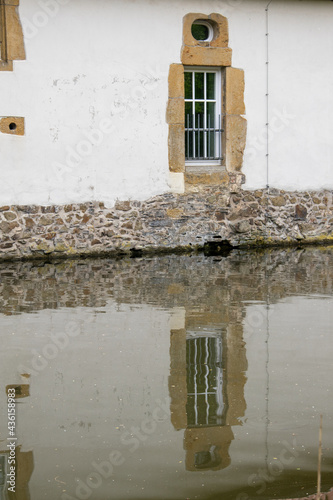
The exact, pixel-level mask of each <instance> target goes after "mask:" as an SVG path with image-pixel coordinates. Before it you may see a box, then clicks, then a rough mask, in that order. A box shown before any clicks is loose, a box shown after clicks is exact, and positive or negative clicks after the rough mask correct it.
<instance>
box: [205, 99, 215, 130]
mask: <svg viewBox="0 0 333 500" xmlns="http://www.w3.org/2000/svg"><path fill="white" fill-rule="evenodd" d="M206 125H207V127H208V128H214V127H215V102H207V124H206Z"/></svg>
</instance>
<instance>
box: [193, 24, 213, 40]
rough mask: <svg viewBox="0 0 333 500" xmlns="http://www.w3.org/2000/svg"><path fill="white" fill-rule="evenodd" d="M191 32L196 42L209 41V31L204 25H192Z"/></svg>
mask: <svg viewBox="0 0 333 500" xmlns="http://www.w3.org/2000/svg"><path fill="white" fill-rule="evenodd" d="M191 32H192V36H193V38H195V39H196V40H207V38H208V37H209V29H208V27H207V26H205V25H204V24H192V28H191Z"/></svg>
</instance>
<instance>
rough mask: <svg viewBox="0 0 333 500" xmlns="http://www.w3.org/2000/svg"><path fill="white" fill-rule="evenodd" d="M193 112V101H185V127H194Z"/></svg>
mask: <svg viewBox="0 0 333 500" xmlns="http://www.w3.org/2000/svg"><path fill="white" fill-rule="evenodd" d="M192 123H193V114H192V103H191V102H185V128H187V127H192Z"/></svg>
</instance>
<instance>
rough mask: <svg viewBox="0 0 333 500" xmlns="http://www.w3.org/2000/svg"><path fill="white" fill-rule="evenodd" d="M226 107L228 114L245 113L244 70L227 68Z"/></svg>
mask: <svg viewBox="0 0 333 500" xmlns="http://www.w3.org/2000/svg"><path fill="white" fill-rule="evenodd" d="M225 75H226V92H225V109H226V114H228V115H243V114H245V104H244V87H245V83H244V71H243V70H242V69H236V68H226V72H225Z"/></svg>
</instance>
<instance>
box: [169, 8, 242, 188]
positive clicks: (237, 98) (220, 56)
mask: <svg viewBox="0 0 333 500" xmlns="http://www.w3.org/2000/svg"><path fill="white" fill-rule="evenodd" d="M198 20H205V21H207V22H209V23H210V24H211V25H212V27H213V31H214V37H213V40H211V41H198V40H196V39H195V38H193V36H192V33H191V27H192V24H193V22H194V21H198ZM228 42H229V34H228V20H227V18H226V17H224V16H222V15H221V14H217V13H213V14H210V15H205V14H200V13H190V14H187V15H186V16H185V17H184V18H183V45H182V49H181V64H171V65H170V68H169V78H168V84H169V96H168V105H167V115H166V118H167V123H168V125H169V170H170V172H171V173H176V174H182V175H183V177H184V181H185V188H186V187H188V186H190V185H191V184H197V183H198V182H199V184H200V183H203V184H209V185H211V184H220V183H222V184H225V183H228V181H229V174H234V173H239V172H240V171H241V168H242V164H243V153H244V149H245V143H246V129H247V122H246V119H245V118H244V117H243V116H242V115H244V114H245V104H244V86H245V84H244V71H243V70H241V69H237V68H232V67H231V59H232V50H231V49H230V48H229V47H228ZM184 66H215V67H221V68H222V87H223V88H222V94H223V95H222V109H221V116H223V128H224V137H223V139H224V140H223V147H224V151H223V153H224V155H223V156H224V162H223V165H222V168H221V166H218V167H208V166H207V167H205V166H204V167H202V166H201V167H199V166H198V167H185V124H184V115H185V101H184ZM195 177H196V178H197V179H194V178H195Z"/></svg>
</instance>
